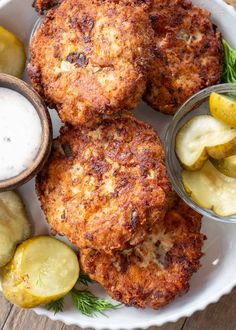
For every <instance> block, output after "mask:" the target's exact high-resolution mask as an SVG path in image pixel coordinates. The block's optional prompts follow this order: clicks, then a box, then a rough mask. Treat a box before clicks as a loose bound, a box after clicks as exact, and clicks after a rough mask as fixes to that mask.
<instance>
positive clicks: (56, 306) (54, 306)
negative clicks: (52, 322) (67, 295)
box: [47, 298, 64, 315]
mask: <svg viewBox="0 0 236 330" xmlns="http://www.w3.org/2000/svg"><path fill="white" fill-rule="evenodd" d="M47 308H48V310H52V311H54V315H55V314H57V313H59V312H63V309H64V298H60V299H58V300H55V301H52V302H50V303H49V304H48V305H47Z"/></svg>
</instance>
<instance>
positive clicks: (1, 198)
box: [0, 191, 32, 267]
mask: <svg viewBox="0 0 236 330" xmlns="http://www.w3.org/2000/svg"><path fill="white" fill-rule="evenodd" d="M31 227H32V226H31V223H30V221H29V219H28V216H27V213H26V210H25V206H24V204H23V202H22V200H21V198H20V196H19V195H18V193H17V192H15V191H5V192H1V193H0V267H2V266H4V265H5V264H7V263H8V262H9V261H10V260H11V258H12V257H13V255H14V252H15V249H16V245H17V244H19V243H21V242H22V241H24V240H26V239H27V238H29V237H30V236H31V231H32V228H31Z"/></svg>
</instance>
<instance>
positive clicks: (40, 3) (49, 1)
mask: <svg viewBox="0 0 236 330" xmlns="http://www.w3.org/2000/svg"><path fill="white" fill-rule="evenodd" d="M61 2H62V0H34V1H33V7H35V9H36V10H37V11H38V12H39V13H40V14H43V13H44V12H45V11H47V10H49V9H51V8H53V7H55V6H57V5H59V4H60V3H61Z"/></svg>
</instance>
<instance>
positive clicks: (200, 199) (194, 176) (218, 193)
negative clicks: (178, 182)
mask: <svg viewBox="0 0 236 330" xmlns="http://www.w3.org/2000/svg"><path fill="white" fill-rule="evenodd" d="M182 180H183V185H184V187H185V190H186V192H187V193H188V194H189V195H190V196H191V198H192V199H193V200H194V201H195V203H197V204H198V205H199V206H200V207H203V208H207V209H211V210H212V211H213V212H215V213H216V214H217V215H220V216H230V215H234V214H236V203H235V200H236V179H235V178H231V177H228V176H226V175H224V174H222V173H221V172H219V171H218V170H217V169H216V168H215V167H214V165H213V164H212V163H211V162H210V161H209V160H208V161H207V162H206V163H205V164H204V166H203V167H202V168H201V169H200V170H199V171H195V172H191V171H186V170H184V171H183V173H182Z"/></svg>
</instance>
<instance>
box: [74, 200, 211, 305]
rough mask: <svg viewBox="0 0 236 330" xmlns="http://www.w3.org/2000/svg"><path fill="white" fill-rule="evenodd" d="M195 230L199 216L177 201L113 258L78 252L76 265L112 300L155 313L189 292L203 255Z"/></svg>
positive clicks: (198, 226) (197, 233)
mask: <svg viewBox="0 0 236 330" xmlns="http://www.w3.org/2000/svg"><path fill="white" fill-rule="evenodd" d="M200 227H201V216H200V215H199V214H197V213H196V212H195V211H193V210H192V209H190V208H189V207H188V206H187V205H186V204H185V203H184V202H183V201H181V200H180V199H179V200H178V202H177V204H176V205H175V206H174V207H173V208H172V209H171V210H169V211H168V212H167V214H166V216H165V218H164V219H163V220H162V221H157V222H156V223H155V225H154V227H153V230H152V233H151V234H149V235H148V236H147V238H146V239H145V241H144V242H143V243H141V244H139V245H137V246H135V247H134V248H132V249H128V250H124V251H123V252H116V253H114V255H112V256H111V255H107V254H105V253H103V252H101V251H96V250H93V249H82V250H80V259H81V265H82V267H83V269H84V271H86V272H87V273H88V274H89V276H90V277H91V278H92V279H93V280H95V281H97V282H98V283H100V284H101V285H102V286H103V287H104V288H105V289H106V290H107V292H108V294H109V295H110V296H111V297H112V298H114V299H116V300H118V301H120V302H122V303H124V304H125V305H128V306H134V307H140V308H145V307H148V306H150V307H152V308H154V309H158V308H160V307H162V306H164V305H166V304H168V303H169V302H170V301H172V300H173V299H174V298H175V297H177V296H179V295H181V294H183V293H186V292H187V291H188V289H189V281H190V279H191V277H192V275H193V273H194V272H196V271H197V270H198V269H199V267H200V258H201V256H202V255H203V253H202V246H203V241H204V238H205V237H204V235H203V234H201V233H200Z"/></svg>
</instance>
